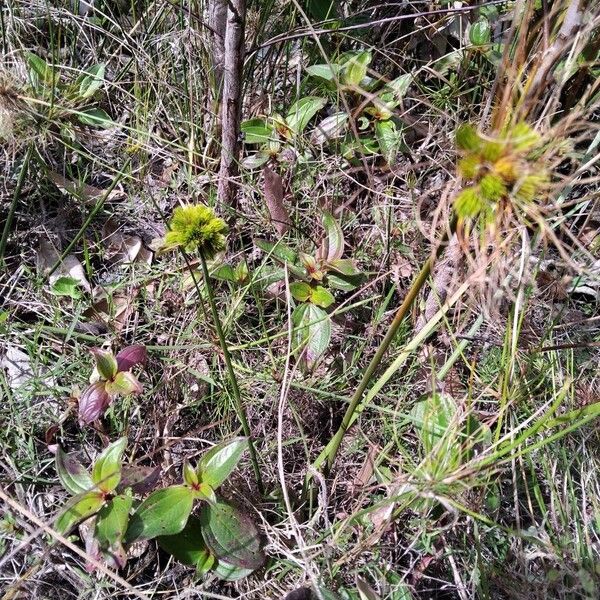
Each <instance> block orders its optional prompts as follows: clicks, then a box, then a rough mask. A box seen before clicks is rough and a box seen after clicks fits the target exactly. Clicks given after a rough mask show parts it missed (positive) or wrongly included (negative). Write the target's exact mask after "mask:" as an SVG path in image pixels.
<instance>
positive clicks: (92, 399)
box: [79, 381, 110, 425]
mask: <svg viewBox="0 0 600 600" xmlns="http://www.w3.org/2000/svg"><path fill="white" fill-rule="evenodd" d="M105 385H106V382H105V381H98V382H97V383H93V384H92V385H90V386H89V387H87V388H86V389H85V390H84V391H83V394H81V397H80V398H79V423H80V424H81V425H87V424H88V423H91V422H92V421H95V420H96V419H98V418H99V417H100V416H101V415H102V413H103V412H104V411H105V410H106V408H107V407H108V405H109V404H110V396H109V395H108V393H107V392H106V389H105Z"/></svg>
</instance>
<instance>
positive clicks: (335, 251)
mask: <svg viewBox="0 0 600 600" xmlns="http://www.w3.org/2000/svg"><path fill="white" fill-rule="evenodd" d="M323 229H324V230H325V239H324V240H323V244H322V246H321V249H320V257H321V258H322V259H323V260H326V261H327V262H330V261H335V260H338V259H340V258H341V257H342V254H344V233H343V232H342V228H341V226H340V224H339V223H338V222H337V220H336V219H335V217H334V216H333V215H332V214H331V213H328V212H326V213H323Z"/></svg>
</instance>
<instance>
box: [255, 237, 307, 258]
mask: <svg viewBox="0 0 600 600" xmlns="http://www.w3.org/2000/svg"><path fill="white" fill-rule="evenodd" d="M254 243H255V244H256V245H257V246H258V247H259V248H260V249H261V250H263V251H264V252H266V253H268V254H271V255H272V256H274V257H275V258H278V259H279V260H280V261H281V262H284V263H286V262H287V263H292V264H294V263H297V262H298V254H297V253H296V252H294V251H293V250H292V249H291V248H290V247H289V246H286V245H285V244H282V243H281V242H277V243H273V242H268V241H267V240H262V239H256V240H254Z"/></svg>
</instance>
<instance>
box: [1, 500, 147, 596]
mask: <svg viewBox="0 0 600 600" xmlns="http://www.w3.org/2000/svg"><path fill="white" fill-rule="evenodd" d="M0 499H1V500H4V502H5V503H6V504H8V506H10V507H11V508H12V509H13V510H15V511H17V512H18V513H20V514H21V515H22V516H24V517H25V518H26V519H28V520H29V521H31V522H32V523H35V524H36V525H37V526H38V527H39V528H40V529H43V530H44V531H45V532H46V533H48V534H49V535H50V536H52V537H53V538H54V539H55V540H56V541H58V542H60V543H61V544H63V545H64V546H66V547H67V548H69V550H72V551H73V552H75V554H77V555H78V556H80V557H81V558H83V559H84V560H86V561H88V562H89V563H90V564H92V565H94V567H95V568H96V569H98V570H99V571H102V572H103V573H104V574H105V575H108V576H109V577H110V578H111V579H112V580H113V581H114V582H115V583H118V584H119V585H121V586H123V587H124V588H125V589H126V590H127V591H128V592H129V593H130V594H133V595H134V596H136V597H137V598H142V600H149V596H147V595H146V594H143V593H142V592H139V591H138V590H136V589H135V588H134V587H133V586H132V585H131V584H130V583H129V582H128V581H126V580H125V579H123V578H122V577H121V576H120V575H117V573H115V572H114V571H112V570H111V569H109V568H108V567H107V566H106V565H105V564H103V563H102V562H100V561H98V560H96V559H95V558H94V557H93V556H90V555H89V554H86V553H85V552H84V551H83V550H82V549H81V548H78V547H77V546H76V545H75V544H73V543H72V542H70V541H69V540H68V539H67V538H65V537H64V536H63V535H61V534H60V533H58V531H55V530H54V529H52V527H50V526H49V525H46V523H44V521H42V519H40V518H39V517H38V516H37V515H34V514H33V513H32V512H31V511H30V510H28V509H27V508H25V507H24V506H21V505H20V504H19V503H18V502H17V501H16V500H14V499H13V498H11V497H10V496H9V495H8V494H6V493H5V492H4V491H3V490H0Z"/></svg>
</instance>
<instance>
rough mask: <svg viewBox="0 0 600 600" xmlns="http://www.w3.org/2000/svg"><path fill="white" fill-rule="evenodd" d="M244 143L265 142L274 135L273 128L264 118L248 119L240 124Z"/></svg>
mask: <svg viewBox="0 0 600 600" xmlns="http://www.w3.org/2000/svg"><path fill="white" fill-rule="evenodd" d="M240 130H241V132H242V133H243V134H244V142H245V143H246V144H266V143H267V142H268V141H269V139H270V138H271V137H272V136H273V135H274V133H275V132H274V130H273V127H271V125H269V123H267V121H266V120H265V119H249V120H248V121H244V122H243V123H242V124H241V126H240Z"/></svg>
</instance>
